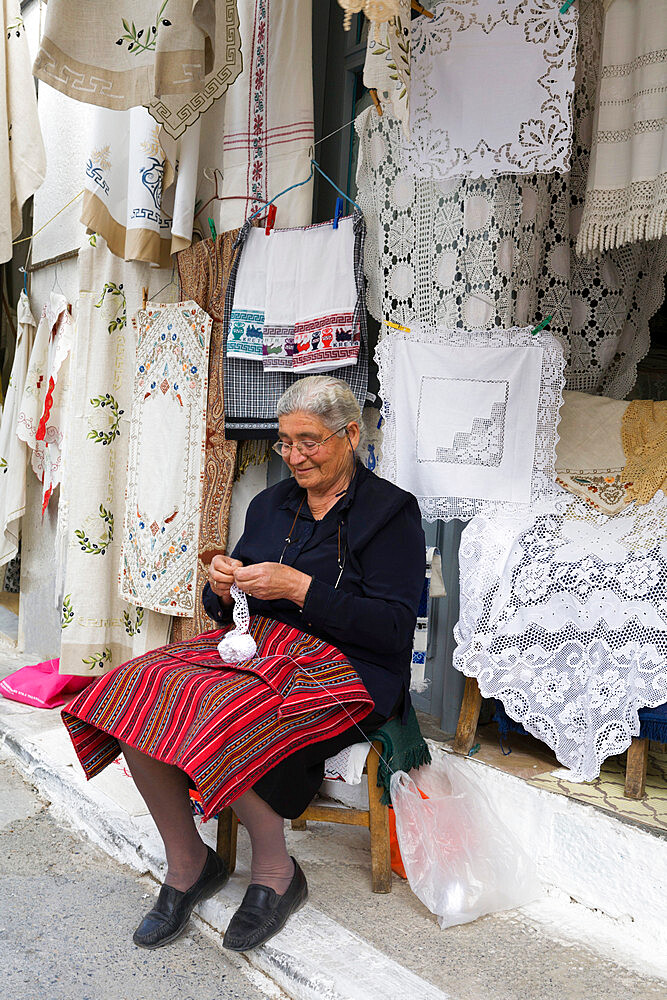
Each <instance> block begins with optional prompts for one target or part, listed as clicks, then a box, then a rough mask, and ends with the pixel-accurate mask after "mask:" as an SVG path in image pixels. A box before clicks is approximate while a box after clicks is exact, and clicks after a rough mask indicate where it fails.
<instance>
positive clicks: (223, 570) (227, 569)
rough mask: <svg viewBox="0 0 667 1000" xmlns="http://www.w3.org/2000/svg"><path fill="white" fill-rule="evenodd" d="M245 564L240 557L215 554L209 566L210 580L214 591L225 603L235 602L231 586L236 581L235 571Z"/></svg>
mask: <svg viewBox="0 0 667 1000" xmlns="http://www.w3.org/2000/svg"><path fill="white" fill-rule="evenodd" d="M239 566H243V563H242V562H241V560H240V559H232V557H231V556H223V555H219V556H213V558H212V559H211V565H210V566H209V568H208V582H209V584H210V587H211V590H212V591H213V593H214V594H215V595H216V596H217V597H218V598H219V599H220V600H221V601H222V603H223V604H226V605H228V606H229V605H231V604H233V603H234V600H233V598H232V595H231V594H230V592H229V588H230V587H231V585H232V584H233V583H234V572H235V570H237V569H238V568H239Z"/></svg>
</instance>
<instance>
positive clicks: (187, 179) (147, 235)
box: [81, 108, 200, 267]
mask: <svg viewBox="0 0 667 1000" xmlns="http://www.w3.org/2000/svg"><path fill="white" fill-rule="evenodd" d="M199 133H200V126H199V122H197V124H196V125H193V126H192V128H190V129H188V131H187V133H186V134H185V136H184V137H183V138H182V139H181V140H180V142H179V143H178V144H176V143H174V142H173V140H172V141H169V149H170V155H171V159H169V158H168V157H167V155H166V153H165V150H164V148H163V144H162V142H161V141H160V137H159V127H158V125H157V124H156V122H155V121H154V119H153V118H151V116H150V115H149V114H148V111H146V109H145V108H132V109H131V110H130V111H123V112H119V111H108V110H107V109H106V108H97V109H96V111H95V114H94V117H93V131H92V136H91V141H90V147H89V148H90V155H89V156H88V159H87V161H86V176H85V180H84V195H83V207H82V210H81V222H82V223H83V225H84V226H86V227H87V229H88V231H89V232H94V233H99V235H100V236H103V237H104V239H105V240H106V243H107V246H108V247H109V249H110V250H111V252H112V253H113V254H115V255H116V257H122V258H124V259H125V260H146V261H150V262H151V263H153V264H158V265H160V266H161V267H167V266H168V265H171V260H170V255H171V254H172V253H175V252H176V251H178V250H183V249H184V248H185V247H187V246H189V245H190V241H191V238H192V221H193V215H194V205H195V195H196V188H197V168H198V163H199ZM176 164H177V165H178V172H177V173H176V174H175V172H174V168H175V166H176ZM172 182H173V187H174V189H175V190H173V191H172V192H170V197H169V196H168V195H167V189H168V188H169V187H170V186H171V185H172Z"/></svg>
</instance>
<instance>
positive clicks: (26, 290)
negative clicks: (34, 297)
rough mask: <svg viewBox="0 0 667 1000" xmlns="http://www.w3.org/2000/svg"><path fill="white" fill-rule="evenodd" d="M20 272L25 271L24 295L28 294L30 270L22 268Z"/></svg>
mask: <svg viewBox="0 0 667 1000" xmlns="http://www.w3.org/2000/svg"><path fill="white" fill-rule="evenodd" d="M19 271H23V294H24V295H27V294H28V269H27V267H20V268H19Z"/></svg>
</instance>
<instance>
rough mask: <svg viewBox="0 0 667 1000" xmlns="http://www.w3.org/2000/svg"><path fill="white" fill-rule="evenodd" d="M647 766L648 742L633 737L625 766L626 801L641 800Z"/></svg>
mask: <svg viewBox="0 0 667 1000" xmlns="http://www.w3.org/2000/svg"><path fill="white" fill-rule="evenodd" d="M647 764H648V740H642V739H639V737H635V739H633V741H632V743H631V744H630V746H629V747H628V756H627V760H626V764H625V789H624V791H623V794H624V795H625V797H626V798H628V799H641V798H642V797H643V795H644V788H645V786H646V766H647Z"/></svg>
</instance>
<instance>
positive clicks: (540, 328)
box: [530, 316, 551, 337]
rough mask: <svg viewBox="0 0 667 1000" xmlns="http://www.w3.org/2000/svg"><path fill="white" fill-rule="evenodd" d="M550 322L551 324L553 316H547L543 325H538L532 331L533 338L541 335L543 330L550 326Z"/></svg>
mask: <svg viewBox="0 0 667 1000" xmlns="http://www.w3.org/2000/svg"><path fill="white" fill-rule="evenodd" d="M550 322H551V316H546V317H545V318H544V319H543V320H542V322H541V323H538V324H537V326H536V327H535V329H534V330H531V331H530V332H531V334H532V336H533V337H534V336H535V334H537V333H541V332H542V330H544V329H545V328H546V327H547V326H549V323H550Z"/></svg>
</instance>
